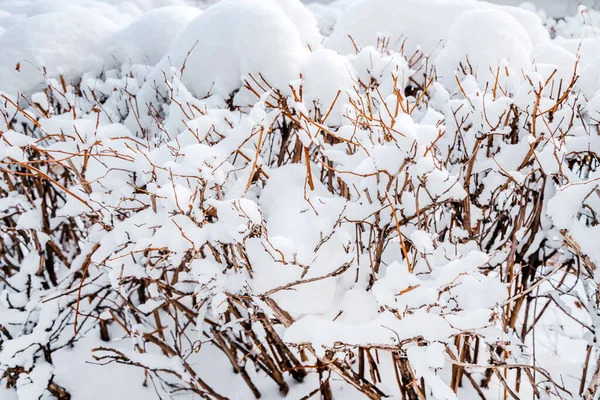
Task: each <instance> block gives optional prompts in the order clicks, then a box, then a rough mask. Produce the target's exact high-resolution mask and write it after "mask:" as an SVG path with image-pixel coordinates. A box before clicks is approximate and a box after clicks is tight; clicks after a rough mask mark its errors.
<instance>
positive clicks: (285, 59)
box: [159, 0, 305, 96]
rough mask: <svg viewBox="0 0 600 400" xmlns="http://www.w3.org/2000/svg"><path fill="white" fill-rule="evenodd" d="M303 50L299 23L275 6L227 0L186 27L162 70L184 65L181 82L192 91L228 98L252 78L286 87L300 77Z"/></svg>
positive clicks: (261, 2) (255, 1)
mask: <svg viewBox="0 0 600 400" xmlns="http://www.w3.org/2000/svg"><path fill="white" fill-rule="evenodd" d="M206 38H211V39H210V40H206ZM304 48H305V46H304V44H303V40H302V37H301V35H300V32H299V31H298V29H297V28H296V25H295V24H294V23H293V22H292V21H291V20H290V19H289V17H288V16H287V15H286V13H285V12H284V11H283V10H282V9H281V8H280V7H278V6H277V5H276V4H274V3H272V2H264V1H259V0H225V1H222V2H220V3H217V4H216V5H214V6H212V7H210V8H209V9H207V10H206V11H205V12H203V13H202V14H201V15H200V16H199V17H197V18H196V19H195V20H193V21H192V22H191V23H190V24H189V25H188V26H187V27H186V29H185V30H184V31H183V32H182V34H181V35H180V36H179V38H178V39H177V40H176V41H175V43H174V44H173V47H172V50H171V52H170V53H169V56H168V59H165V60H163V61H164V62H163V63H161V65H160V66H159V68H164V67H165V65H166V63H169V64H170V65H173V66H175V67H176V68H182V67H183V66H184V64H185V70H186V71H184V73H183V77H182V81H183V83H184V84H186V86H187V87H188V88H189V89H190V90H191V91H192V92H193V93H195V94H196V95H198V96H205V95H208V94H209V93H219V94H222V95H224V96H227V95H229V94H230V93H231V92H233V91H234V90H235V89H238V88H239V87H240V86H241V83H242V76H247V75H249V74H254V75H256V77H257V79H260V78H259V74H262V76H263V77H264V78H265V80H266V81H267V82H269V84H271V85H275V86H277V87H280V88H285V87H287V85H288V84H289V81H290V80H291V79H294V78H296V77H298V74H299V71H300V69H299V68H300V61H301V60H300V56H302V55H303V54H304V52H303V49H304Z"/></svg>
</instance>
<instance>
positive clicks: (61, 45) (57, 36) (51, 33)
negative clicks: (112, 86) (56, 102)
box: [0, 10, 118, 93]
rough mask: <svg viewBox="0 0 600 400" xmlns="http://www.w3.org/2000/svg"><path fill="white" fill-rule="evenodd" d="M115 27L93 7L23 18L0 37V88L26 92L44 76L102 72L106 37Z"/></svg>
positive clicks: (71, 76)
mask: <svg viewBox="0 0 600 400" xmlns="http://www.w3.org/2000/svg"><path fill="white" fill-rule="evenodd" d="M117 29H118V27H117V26H116V25H115V24H114V23H113V22H112V21H111V20H109V19H108V18H106V17H104V16H102V15H99V14H97V13H94V12H92V11H83V10H73V11H61V12H49V13H45V14H41V15H36V16H33V17H30V18H26V19H24V20H22V21H21V22H18V23H17V24H15V25H13V26H12V27H10V28H9V29H8V30H6V32H4V33H3V34H2V35H1V36H0V48H1V49H2V51H1V52H0V76H2V79H1V80H0V91H3V92H7V93H15V92H28V91H31V90H32V89H34V88H35V87H37V86H38V85H40V84H42V83H44V82H45V80H46V77H45V75H46V76H53V77H56V76H58V75H61V74H62V75H64V76H65V78H67V79H71V78H76V77H78V76H80V75H81V74H83V73H84V72H88V71H92V70H100V69H101V68H102V66H103V64H104V59H105V57H104V54H105V52H106V50H105V47H106V41H107V40H108V39H109V38H110V37H111V35H112V34H113V33H114V32H115V31H116V30H117Z"/></svg>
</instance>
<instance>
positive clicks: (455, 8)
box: [325, 0, 548, 56]
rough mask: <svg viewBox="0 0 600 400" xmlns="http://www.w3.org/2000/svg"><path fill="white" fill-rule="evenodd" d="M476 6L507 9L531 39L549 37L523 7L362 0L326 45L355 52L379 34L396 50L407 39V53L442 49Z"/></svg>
mask: <svg viewBox="0 0 600 400" xmlns="http://www.w3.org/2000/svg"><path fill="white" fill-rule="evenodd" d="M473 9H494V10H504V11H505V12H507V13H509V14H511V15H512V16H513V17H514V18H515V19H516V20H517V21H518V22H519V23H520V24H521V25H522V27H523V29H525V31H526V32H527V33H528V34H527V36H529V39H530V41H531V42H533V43H534V44H538V43H541V42H544V41H547V40H548V33H547V31H546V29H544V27H543V26H542V24H541V20H540V19H539V17H538V16H537V15H535V14H533V13H531V12H529V11H526V10H524V9H518V8H514V7H500V6H495V5H493V4H489V3H486V2H478V1H474V0H451V1H445V0H406V1H395V0H359V1H356V2H354V3H352V4H350V5H349V6H348V7H347V8H346V9H345V10H344V11H343V12H342V13H341V15H340V16H339V21H338V22H337V24H336V25H335V27H334V29H333V32H332V34H331V36H330V37H329V38H328V39H327V40H326V41H325V46H327V47H329V48H332V49H334V50H336V51H339V52H341V53H345V54H347V53H354V51H355V48H354V46H355V45H356V46H359V47H363V46H369V45H371V46H372V45H375V44H376V42H377V39H378V38H389V40H390V48H391V49H393V50H399V49H400V48H401V46H402V44H403V42H404V41H406V43H405V45H404V48H405V53H406V54H407V56H410V55H411V54H412V53H413V52H414V51H415V50H417V49H420V50H421V51H422V52H424V53H425V54H431V53H432V52H433V51H435V50H439V49H441V47H442V45H443V44H444V43H445V41H446V40H447V38H448V35H449V33H450V30H451V28H452V25H453V24H454V22H455V21H456V20H457V19H458V18H459V17H460V16H461V15H462V14H464V13H465V12H467V11H470V10H473ZM350 38H351V39H350Z"/></svg>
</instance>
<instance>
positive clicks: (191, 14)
mask: <svg viewBox="0 0 600 400" xmlns="http://www.w3.org/2000/svg"><path fill="white" fill-rule="evenodd" d="M198 14H200V10H199V9H197V8H194V7H188V6H168V7H161V8H157V9H154V10H151V11H149V12H147V13H146V14H144V15H143V16H141V17H140V18H138V19H136V20H135V21H134V22H132V23H131V24H130V25H129V26H127V27H126V28H125V29H123V30H122V31H120V32H118V33H116V34H115V37H114V38H113V39H112V43H113V44H112V47H111V49H110V55H111V56H112V57H114V61H115V62H116V63H117V65H120V64H121V63H124V62H129V63H131V64H148V65H155V64H156V63H158V62H159V61H160V59H161V58H162V57H163V56H164V55H165V54H166V53H167V52H168V51H169V49H170V48H171V45H172V44H173V42H174V41H175V39H176V38H177V36H179V34H180V33H181V32H182V31H183V30H184V29H185V27H186V26H187V24H188V23H190V21H192V20H193V19H194V18H196V17H197V16H198Z"/></svg>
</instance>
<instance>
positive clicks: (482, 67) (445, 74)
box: [436, 9, 572, 85]
mask: <svg viewBox="0 0 600 400" xmlns="http://www.w3.org/2000/svg"><path fill="white" fill-rule="evenodd" d="M531 50H532V44H531V39H530V38H529V35H528V34H527V32H526V31H525V29H523V27H522V26H521V25H520V24H519V23H518V22H517V20H516V19H515V18H513V17H512V16H511V15H509V14H507V13H504V12H502V11H497V10H489V9H488V10H486V9H478V10H470V11H466V12H465V13H463V14H462V15H461V16H460V17H458V18H457V19H456V21H455V22H454V24H453V25H452V27H451V28H450V32H449V33H448V40H447V43H446V45H445V46H444V48H443V49H442V51H441V52H440V55H439V56H438V57H437V59H436V65H437V72H438V75H439V76H440V77H441V78H442V79H443V80H444V83H445V84H446V85H448V84H453V83H454V82H453V81H454V79H455V78H454V74H455V72H456V71H458V70H463V71H465V72H466V73H467V74H470V75H475V76H477V77H478V79H479V80H480V81H481V82H494V80H495V79H496V75H497V74H502V75H505V67H511V68H512V69H513V70H514V71H516V72H517V73H519V72H520V70H523V69H528V67H529V66H530V65H531V63H530V61H529V54H530V52H531ZM571 72H572V71H571Z"/></svg>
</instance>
